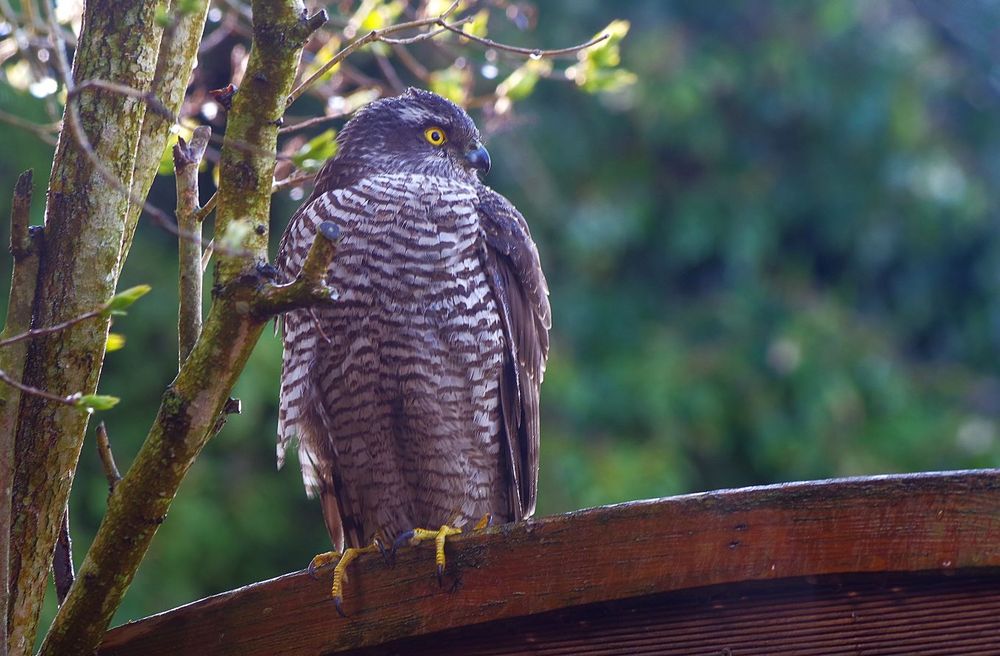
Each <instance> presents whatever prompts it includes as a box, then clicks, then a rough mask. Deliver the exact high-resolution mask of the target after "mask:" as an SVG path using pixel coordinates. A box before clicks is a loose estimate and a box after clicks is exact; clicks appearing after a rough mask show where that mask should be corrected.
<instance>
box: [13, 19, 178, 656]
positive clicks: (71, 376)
mask: <svg viewBox="0 0 1000 656" xmlns="http://www.w3.org/2000/svg"><path fill="white" fill-rule="evenodd" d="M155 5H156V3H151V2H141V1H138V0H124V1H111V0H91V1H89V2H87V3H86V7H85V13H84V23H83V29H82V32H81V36H80V39H79V43H78V47H77V51H76V55H75V57H74V65H73V77H74V79H75V80H79V81H82V80H88V79H102V80H110V81H115V82H118V83H120V84H125V85H128V86H131V87H135V88H138V89H148V88H149V83H150V80H151V79H152V74H153V68H154V63H155V58H156V52H157V48H158V46H159V41H160V34H161V30H160V29H159V28H158V27H156V25H155V21H154V20H153V19H154V15H153V14H154V11H155ZM74 102H77V103H78V110H79V117H80V128H81V129H82V131H83V133H84V134H86V136H87V138H88V140H89V141H90V143H91V144H92V147H93V150H94V155H96V157H97V158H98V159H99V160H100V161H102V162H104V163H105V166H107V167H108V168H110V169H111V171H112V173H113V174H115V175H116V176H119V178H120V179H121V180H122V181H123V182H124V183H125V184H126V185H127V184H130V183H131V180H132V173H133V165H134V160H135V153H136V146H137V143H138V139H139V133H140V129H141V126H142V118H143V115H144V113H145V107H144V105H143V103H142V102H141V101H140V100H137V99H135V98H128V97H124V96H121V95H117V94H113V93H110V92H107V91H102V90H98V89H88V90H85V91H83V92H82V93H81V94H79V96H78V97H77V98H76V99H75V100H74ZM109 127H110V128H111V129H109ZM48 191H49V193H48V202H47V206H46V211H45V231H46V236H47V239H46V257H45V258H43V260H42V262H41V266H40V268H39V274H38V285H37V289H36V299H37V301H36V303H35V315H34V317H33V325H34V326H36V327H37V326H47V325H52V324H55V323H59V322H61V321H65V320H67V319H70V318H72V317H74V316H76V315H79V314H81V313H83V312H86V311H88V310H93V309H94V308H96V307H99V306H100V305H101V304H102V303H104V302H106V301H107V300H108V299H109V298H111V296H112V295H113V294H114V291H115V286H116V284H117V281H118V273H119V256H120V250H121V245H122V237H123V235H124V230H125V219H126V216H127V213H128V209H129V202H128V195H127V194H124V193H122V192H121V191H120V190H118V189H116V188H115V187H114V186H113V185H109V184H107V182H106V181H105V180H104V179H103V178H102V174H101V173H100V171H99V170H98V168H97V167H96V166H95V165H94V163H93V162H92V161H91V160H90V158H89V157H88V154H87V153H86V152H85V150H84V148H83V146H82V145H81V143H80V142H79V141H78V140H77V139H76V138H75V135H74V134H73V131H72V130H68V129H67V130H63V131H62V133H61V134H60V138H59V142H58V144H57V147H56V154H55V158H54V160H53V165H52V173H51V176H50V183H49V190H48ZM39 301H40V302H39ZM107 331H108V322H107V320H94V321H87V322H82V323H79V324H77V325H74V326H73V327H71V328H69V329H67V330H65V331H62V332H61V333H59V334H58V335H54V336H48V337H43V338H37V339H34V340H32V343H31V345H30V347H29V349H28V357H27V364H26V367H25V373H24V381H25V382H26V383H28V384H30V385H33V386H35V387H38V388H41V389H44V390H47V391H49V392H52V393H54V394H70V393H73V392H78V391H81V392H83V393H85V394H87V393H93V392H94V391H95V389H96V386H97V380H98V377H99V375H100V371H101V365H102V363H103V359H104V348H105V343H106V338H107ZM87 418H88V417H87V415H86V414H85V413H83V412H81V411H80V410H78V409H76V408H72V407H68V406H64V405H58V404H53V403H52V402H50V401H46V400H44V399H41V398H39V397H37V396H33V395H25V396H23V398H22V399H21V404H20V408H19V414H18V430H17V433H16V438H15V459H16V467H15V473H14V486H13V504H12V514H13V517H14V520H13V526H12V529H11V545H12V547H13V548H12V551H11V559H10V569H11V580H12V581H13V586H12V589H11V598H10V613H9V619H10V628H9V630H10V637H9V647H10V653H11V654H12V655H16V656H20V655H23V654H28V653H30V651H31V648H32V647H33V645H34V637H35V633H36V630H37V624H38V614H39V609H40V607H41V602H42V599H43V597H44V593H45V579H46V575H47V573H48V571H49V567H48V564H49V561H50V559H51V557H52V552H53V550H54V548H55V541H56V537H57V535H58V531H59V524H60V520H61V517H62V509H63V508H64V507H65V505H66V500H67V498H68V496H69V491H70V487H71V485H72V480H73V472H74V471H75V469H76V464H77V460H78V458H79V454H80V447H81V444H82V442H83V435H84V432H85V430H86V426H87Z"/></svg>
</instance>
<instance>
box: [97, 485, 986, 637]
mask: <svg viewBox="0 0 1000 656" xmlns="http://www.w3.org/2000/svg"><path fill="white" fill-rule="evenodd" d="M447 550H448V570H447V572H446V574H445V577H444V581H443V585H441V586H439V583H438V580H437V578H436V577H435V575H434V562H433V545H430V544H427V545H421V546H418V547H414V548H406V549H403V550H401V551H400V552H399V554H398V558H397V563H396V565H395V567H393V568H390V567H388V566H387V565H386V564H385V563H384V562H383V560H382V559H381V557H379V556H377V555H376V556H371V557H366V558H361V559H359V560H358V561H355V563H354V564H352V565H351V569H350V578H349V581H348V583H347V584H346V586H345V595H344V599H345V601H344V607H345V610H346V612H347V613H348V614H349V617H347V618H341V617H339V616H338V615H337V613H336V611H335V609H334V606H333V604H332V602H331V600H330V596H329V594H330V593H329V587H330V573H329V572H327V573H325V574H324V575H322V576H321V577H320V579H319V580H312V579H311V578H310V577H309V576H308V575H306V574H305V573H304V572H298V573H294V574H288V575H286V576H282V577H279V578H276V579H273V580H270V581H264V582H262V583H256V584H254V585H250V586H246V587H244V588H240V589H238V590H234V591H231V592H227V593H224V594H221V595H217V596H214V597H209V598H207V599H202V600H200V601H197V602H194V603H191V604H188V605H186V606H182V607H180V608H177V609H174V610H171V611H168V612H165V613H161V614H159V615H154V616H152V617H148V618H146V619H143V620H139V621H137V622H131V623H129V624H126V625H124V626H121V627H118V628H116V629H113V630H112V631H110V632H109V633H108V635H107V636H106V639H105V642H104V644H103V646H102V648H101V651H100V654H102V655H108V656H110V655H115V656H125V655H130V654H134V655H136V656H138V655H143V656H147V655H148V656H155V655H157V654H171V655H175V654H237V655H239V656H257V655H259V654H332V653H348V654H383V653H400V654H421V653H427V654H431V653H433V654H435V655H436V656H443V655H445V654H486V653H489V654H514V653H553V654H555V653H559V654H575V653H601V654H604V653H616V654H642V653H649V654H654V653H655V654H705V655H708V654H714V655H717V656H721V655H723V654H732V656H744V655H745V654H837V653H845V654H846V653H850V654H858V653H863V654H866V655H867V654H881V653H893V654H963V655H965V654H980V653H981V654H1000V470H983V471H970V472H943V473H927V474H912V475H900V476H879V477H868V478H851V479H840V480H832V481H818V482H807V483H790V484H784V485H774V486H767V487H754V488H745V489H738V490H722V491H717V492H708V493H704V494H692V495H685V496H680V497H674V498H668V499H657V500H652V501H636V502H631V503H625V504H620V505H614V506H607V507H601V508H594V509H590V510H583V511H580V512H574V513H569V514H565V515H559V516H554V517H545V518H541V519H538V520H533V521H528V522H522V523H518V524H511V525H505V526H499V527H495V528H491V529H488V530H486V531H484V532H482V533H477V534H463V535H460V536H456V537H454V538H451V539H449V542H448V547H447Z"/></svg>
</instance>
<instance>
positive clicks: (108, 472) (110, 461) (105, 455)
mask: <svg viewBox="0 0 1000 656" xmlns="http://www.w3.org/2000/svg"><path fill="white" fill-rule="evenodd" d="M97 456H98V457H99V458H100V459H101V469H103V470H104V477H105V478H107V479H108V495H109V496H110V495H112V494H114V492H115V488H116V487H118V481H120V480H122V475H121V474H120V473H119V472H118V465H117V464H115V454H114V453H112V451H111V440H110V439H108V428H107V426H105V425H104V422H103V421H102V422H101V423H99V424H98V425H97Z"/></svg>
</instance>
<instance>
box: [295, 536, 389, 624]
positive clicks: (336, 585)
mask: <svg viewBox="0 0 1000 656" xmlns="http://www.w3.org/2000/svg"><path fill="white" fill-rule="evenodd" d="M376 551H377V552H379V553H381V554H382V556H383V557H385V556H386V551H385V548H384V547H383V546H382V543H381V541H379V540H378V539H377V538H376V539H375V540H374V541H373V542H372V543H371V544H370V545H368V546H367V547H350V548H348V549H345V550H344V553H340V552H337V551H327V552H326V553H321V554H318V555H316V556H315V557H314V558H313V559H312V561H310V563H309V576H311V577H313V578H316V572H317V570H319V569H322V568H323V567H327V566H328V565H330V564H332V563H334V562H336V563H337V564H336V565H335V566H334V568H333V586H332V588H331V589H330V595H331V596H332V597H333V605H334V606H335V607H336V609H337V613H338V614H339V615H340V616H341V617H347V613H345V612H344V581H346V580H347V566H348V565H350V564H351V562H352V561H353V560H354V559H355V558H357V557H358V556H360V555H362V554H367V553H375V552H376Z"/></svg>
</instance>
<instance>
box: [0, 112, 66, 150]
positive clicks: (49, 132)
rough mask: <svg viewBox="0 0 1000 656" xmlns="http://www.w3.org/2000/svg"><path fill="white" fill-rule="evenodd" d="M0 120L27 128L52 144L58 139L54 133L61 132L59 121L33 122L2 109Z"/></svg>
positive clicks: (23, 128) (17, 126)
mask: <svg viewBox="0 0 1000 656" xmlns="http://www.w3.org/2000/svg"><path fill="white" fill-rule="evenodd" d="M0 121H3V122H4V123H7V124H9V125H13V126H14V127H16V128H20V129H22V130H27V131H28V132H31V133H32V134H34V135H36V136H37V137H38V138H39V139H41V140H42V141H44V142H45V143H47V144H49V145H50V146H54V145H56V139H55V137H54V136H53V135H54V134H55V133H57V132H59V124H58V123H50V124H47V125H46V124H43V123H33V122H31V121H27V120H25V119H23V118H21V117H20V116H15V115H14V114H9V113H7V112H5V111H2V110H0Z"/></svg>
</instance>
